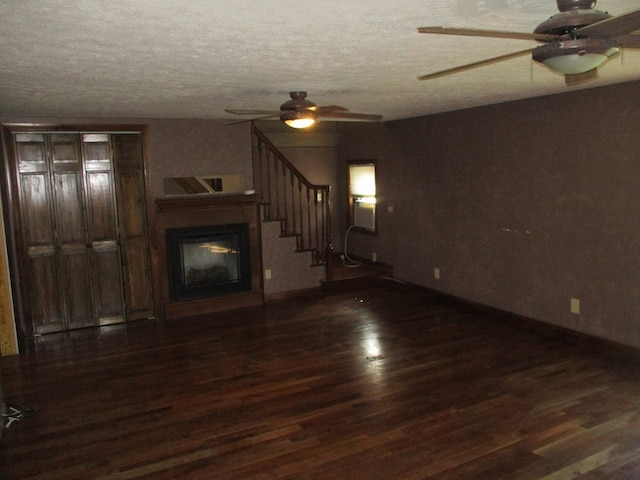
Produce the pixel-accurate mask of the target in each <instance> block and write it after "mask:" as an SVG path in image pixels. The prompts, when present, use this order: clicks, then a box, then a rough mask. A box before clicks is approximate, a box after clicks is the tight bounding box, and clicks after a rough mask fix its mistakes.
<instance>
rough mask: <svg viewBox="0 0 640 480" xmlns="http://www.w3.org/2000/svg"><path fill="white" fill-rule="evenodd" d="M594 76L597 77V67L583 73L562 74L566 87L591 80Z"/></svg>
mask: <svg viewBox="0 0 640 480" xmlns="http://www.w3.org/2000/svg"><path fill="white" fill-rule="evenodd" d="M594 78H598V69H597V68H592V69H591V70H589V71H586V72H584V73H574V74H571V75H569V74H566V75H565V76H564V83H565V85H566V86H567V87H573V86H575V85H580V84H581V83H585V82H588V81H590V80H593V79H594Z"/></svg>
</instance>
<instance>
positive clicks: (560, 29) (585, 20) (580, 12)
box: [533, 2, 611, 36]
mask: <svg viewBox="0 0 640 480" xmlns="http://www.w3.org/2000/svg"><path fill="white" fill-rule="evenodd" d="M558 3H559V2H558ZM608 18H611V15H609V14H608V13H606V12H602V11H600V10H593V9H582V8H579V9H574V10H567V11H561V12H560V13H557V14H556V15H554V16H552V17H551V18H549V19H547V20H545V21H544V22H542V23H541V24H540V25H538V26H537V27H536V29H535V30H534V31H533V33H544V34H548V35H571V36H574V32H575V30H576V29H578V28H581V27H586V26H587V25H591V24H593V23H597V22H601V21H602V20H607V19H608Z"/></svg>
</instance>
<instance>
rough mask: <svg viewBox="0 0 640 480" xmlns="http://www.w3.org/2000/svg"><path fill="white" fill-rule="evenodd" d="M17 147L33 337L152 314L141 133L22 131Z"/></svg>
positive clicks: (25, 287) (26, 305)
mask: <svg viewBox="0 0 640 480" xmlns="http://www.w3.org/2000/svg"><path fill="white" fill-rule="evenodd" d="M13 151H14V154H15V155H14V157H15V158H14V159H13V160H14V162H15V164H14V165H13V168H12V169H11V170H12V172H14V175H15V178H14V182H13V185H15V187H16V190H17V196H16V197H15V200H17V201H18V203H19V206H18V208H17V209H16V210H17V212H18V215H17V217H18V221H17V225H14V227H16V228H18V229H19V235H18V238H19V239H20V242H19V243H20V244H21V245H19V246H18V249H17V251H18V256H19V257H20V258H19V264H20V268H19V269H18V275H19V280H20V281H19V285H20V290H21V295H20V297H21V298H22V301H23V306H22V307H23V309H22V310H23V312H24V315H25V316H26V317H27V319H28V320H29V321H30V322H31V325H32V333H34V334H40V333H48V332H55V331H63V330H69V329H75V328H81V327H87V326H98V325H107V324H112V323H120V322H123V321H125V320H127V319H132V318H141V317H147V316H151V315H152V314H153V313H152V298H151V297H152V295H151V281H150V271H149V245H148V237H147V233H146V232H147V225H146V206H145V195H144V173H143V172H144V167H143V156H142V143H141V139H140V135H139V134H110V133H102V132H100V133H82V132H53V133H46V132H16V133H14V134H13ZM12 273H13V272H12Z"/></svg>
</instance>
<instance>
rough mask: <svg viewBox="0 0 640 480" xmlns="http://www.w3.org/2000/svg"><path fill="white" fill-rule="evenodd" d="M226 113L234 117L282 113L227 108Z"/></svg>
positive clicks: (278, 112)
mask: <svg viewBox="0 0 640 480" xmlns="http://www.w3.org/2000/svg"><path fill="white" fill-rule="evenodd" d="M224 111H225V112H227V113H233V114H234V115H280V111H279V110H278V111H276V110H237V109H233V108H225V109H224Z"/></svg>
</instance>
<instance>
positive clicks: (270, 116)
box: [227, 113, 280, 125]
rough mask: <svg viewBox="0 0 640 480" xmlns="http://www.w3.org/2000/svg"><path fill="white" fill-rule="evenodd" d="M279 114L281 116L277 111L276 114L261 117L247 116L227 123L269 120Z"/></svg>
mask: <svg viewBox="0 0 640 480" xmlns="http://www.w3.org/2000/svg"><path fill="white" fill-rule="evenodd" d="M279 116H280V113H277V114H275V115H263V116H261V117H254V118H247V119H244V120H236V121H235V122H229V123H227V125H237V124H238V123H248V122H253V121H254V120H269V119H270V118H277V117H279Z"/></svg>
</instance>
